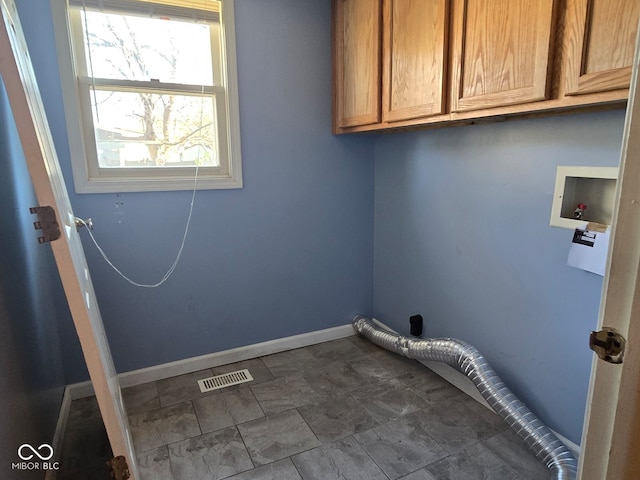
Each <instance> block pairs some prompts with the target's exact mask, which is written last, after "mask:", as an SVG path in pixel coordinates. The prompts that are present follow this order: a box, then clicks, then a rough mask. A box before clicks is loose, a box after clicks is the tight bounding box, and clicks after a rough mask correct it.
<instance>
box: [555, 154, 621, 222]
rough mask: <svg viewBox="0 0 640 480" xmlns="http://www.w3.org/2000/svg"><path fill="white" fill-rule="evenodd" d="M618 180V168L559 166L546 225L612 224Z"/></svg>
mask: <svg viewBox="0 0 640 480" xmlns="http://www.w3.org/2000/svg"><path fill="white" fill-rule="evenodd" d="M617 180H618V167H566V166H559V167H558V170H557V172H556V188H555V192H554V195H553V205H552V207H551V221H550V222H549V224H550V225H551V226H552V227H562V228H570V229H575V228H580V227H582V226H583V225H584V224H585V223H588V222H594V223H600V224H603V225H611V221H612V219H613V208H614V205H615V197H616V183H617ZM579 205H580V208H579V207H578V206H579ZM585 206H586V208H583V207H585Z"/></svg>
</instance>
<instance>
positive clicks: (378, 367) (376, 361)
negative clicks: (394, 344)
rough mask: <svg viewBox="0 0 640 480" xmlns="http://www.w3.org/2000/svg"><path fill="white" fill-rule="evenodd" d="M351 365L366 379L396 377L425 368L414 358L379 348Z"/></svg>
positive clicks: (377, 379) (376, 379)
mask: <svg viewBox="0 0 640 480" xmlns="http://www.w3.org/2000/svg"><path fill="white" fill-rule="evenodd" d="M351 366H352V367H353V368H354V369H355V370H356V371H357V372H358V373H359V374H360V375H362V376H363V377H364V378H365V379H367V380H368V381H379V380H383V379H389V378H396V377H400V376H402V375H406V374H407V373H411V372H418V371H422V369H424V368H426V367H425V366H424V365H422V364H420V363H418V362H417V361H415V360H411V359H408V358H406V357H403V356H401V355H397V354H395V353H391V352H388V351H386V350H380V351H378V352H374V353H371V354H370V355H367V356H366V357H363V358H362V359H360V360H355V361H353V362H351Z"/></svg>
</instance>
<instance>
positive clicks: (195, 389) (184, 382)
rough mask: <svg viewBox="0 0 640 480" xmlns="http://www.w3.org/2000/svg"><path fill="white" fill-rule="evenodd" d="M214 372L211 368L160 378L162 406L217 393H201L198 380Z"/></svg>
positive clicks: (159, 393)
mask: <svg viewBox="0 0 640 480" xmlns="http://www.w3.org/2000/svg"><path fill="white" fill-rule="evenodd" d="M212 376H213V373H212V371H211V370H210V369H206V370H200V371H198V372H193V373H187V374H185V375H179V376H177V377H171V378H167V379H165V380H159V381H158V382H157V385H158V395H159V397H160V406H162V407H166V406H169V405H174V404H176V403H180V402H185V401H187V400H193V399H195V398H201V397H203V396H208V395H216V394H218V393H219V391H217V390H214V391H212V392H207V393H201V392H200V387H199V386H198V380H202V379H204V378H208V377H212Z"/></svg>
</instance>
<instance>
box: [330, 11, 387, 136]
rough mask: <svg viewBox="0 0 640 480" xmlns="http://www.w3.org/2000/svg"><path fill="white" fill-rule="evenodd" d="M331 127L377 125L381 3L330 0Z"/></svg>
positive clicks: (378, 116)
mask: <svg viewBox="0 0 640 480" xmlns="http://www.w3.org/2000/svg"><path fill="white" fill-rule="evenodd" d="M333 8H334V10H333V12H334V25H335V27H334V28H335V29H334V75H335V79H334V81H335V92H334V97H335V102H336V103H335V125H336V126H337V127H354V126H358V125H369V124H372V123H379V122H380V76H381V72H380V64H381V58H380V45H381V34H380V31H381V20H380V19H381V10H382V8H381V0H334V3H333Z"/></svg>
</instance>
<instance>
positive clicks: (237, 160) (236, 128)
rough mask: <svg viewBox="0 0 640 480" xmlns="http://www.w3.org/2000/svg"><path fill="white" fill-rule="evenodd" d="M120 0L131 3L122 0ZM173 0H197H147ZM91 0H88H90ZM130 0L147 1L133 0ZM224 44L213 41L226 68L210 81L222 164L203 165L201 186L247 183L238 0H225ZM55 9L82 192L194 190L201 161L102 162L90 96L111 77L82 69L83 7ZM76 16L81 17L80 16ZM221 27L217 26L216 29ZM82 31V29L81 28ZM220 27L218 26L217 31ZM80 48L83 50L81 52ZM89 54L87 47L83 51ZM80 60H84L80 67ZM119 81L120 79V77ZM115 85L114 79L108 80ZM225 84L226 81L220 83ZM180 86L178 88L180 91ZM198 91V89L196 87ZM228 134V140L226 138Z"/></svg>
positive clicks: (179, 1) (190, 0)
mask: <svg viewBox="0 0 640 480" xmlns="http://www.w3.org/2000/svg"><path fill="white" fill-rule="evenodd" d="M117 1H118V2H119V3H126V1H123V0H117ZM147 1H148V2H149V1H150V2H155V3H166V4H168V5H170V6H188V5H190V4H191V5H193V4H194V3H196V2H194V0H147ZM88 3H89V2H88V1H87V4H88ZM130 3H132V4H135V3H141V2H140V0H130ZM220 4H221V8H222V12H221V15H220V23H219V25H220V39H221V41H220V44H221V48H220V49H219V50H221V51H218V49H217V48H215V45H216V44H217V43H218V42H213V41H212V47H213V53H212V54H213V55H214V57H215V56H218V55H219V56H220V57H221V64H222V72H221V75H220V78H216V79H215V81H214V86H213V87H204V88H205V90H204V93H207V94H208V95H210V96H213V101H214V102H215V103H216V106H217V108H216V115H217V119H216V120H217V125H218V128H219V135H218V138H219V158H220V165H221V166H220V167H202V166H201V167H199V168H198V180H197V188H198V189H229V188H242V162H241V149H240V113H239V103H238V81H237V69H236V47H235V21H234V8H233V7H234V5H233V0H220ZM51 11H52V18H53V24H54V30H55V37H56V48H57V52H58V63H59V68H60V79H61V83H62V96H63V101H64V110H65V118H66V125H67V137H68V141H69V150H70V156H71V167H72V171H73V181H74V186H75V190H76V192H77V193H108V192H145V191H169V190H192V189H193V187H194V175H195V171H196V169H195V167H166V168H162V167H158V168H153V167H152V168H148V167H147V168H131V167H127V168H112V167H110V168H101V167H99V165H98V158H97V152H96V142H95V136H94V128H93V115H92V112H91V104H90V100H89V91H90V89H91V88H100V87H101V86H103V84H104V83H105V82H103V81H102V80H101V79H92V78H90V77H89V75H88V73H87V72H86V71H79V70H82V62H76V61H75V59H74V56H73V50H72V49H73V48H74V45H77V44H78V42H80V43H79V44H80V45H82V39H76V41H75V42H74V41H72V35H73V32H74V30H73V29H72V28H71V22H73V21H76V22H78V21H79V17H80V16H79V15H78V11H77V10H75V11H74V9H73V8H72V7H70V6H69V0H51ZM74 17H76V18H74ZM212 30H215V29H212ZM76 31H77V30H76ZM213 35H214V32H212V36H213ZM79 53H80V52H79ZM81 54H83V52H82V53H81ZM77 65H80V66H79V67H78V66H77ZM115 83H117V82H115ZM124 83H126V84H127V85H128V86H131V85H132V84H135V85H136V86H137V87H140V88H144V89H150V90H153V89H154V88H157V89H158V90H159V93H163V92H162V87H161V86H158V85H157V84H155V83H154V82H153V81H150V82H131V81H126V82H123V86H124ZM108 84H109V86H114V81H113V80H111V81H109V82H108ZM220 85H221V86H220ZM174 92H175V91H174ZM192 93H193V92H192ZM225 140H226V142H225Z"/></svg>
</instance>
